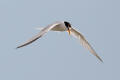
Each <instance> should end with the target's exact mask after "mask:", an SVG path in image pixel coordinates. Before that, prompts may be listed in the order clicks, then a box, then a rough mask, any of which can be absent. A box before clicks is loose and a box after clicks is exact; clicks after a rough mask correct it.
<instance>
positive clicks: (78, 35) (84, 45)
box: [70, 28, 103, 62]
mask: <svg viewBox="0 0 120 80" xmlns="http://www.w3.org/2000/svg"><path fill="white" fill-rule="evenodd" d="M70 31H71V34H72V35H73V36H74V37H76V38H78V39H79V40H80V43H81V44H82V46H83V47H85V48H86V49H88V50H89V51H90V52H91V53H92V54H93V55H94V56H96V57H97V58H98V59H99V60H100V61H101V62H103V60H102V59H101V58H100V57H99V56H98V55H97V53H96V52H95V50H94V49H93V48H92V47H91V45H90V44H89V43H88V41H87V40H86V39H85V38H84V36H83V35H82V34H81V33H79V32H78V31H76V30H75V29H73V28H71V30H70Z"/></svg>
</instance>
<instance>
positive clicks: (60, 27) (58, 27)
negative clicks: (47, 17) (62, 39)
mask: <svg viewBox="0 0 120 80" xmlns="http://www.w3.org/2000/svg"><path fill="white" fill-rule="evenodd" d="M51 30H52V31H66V30H67V29H66V27H65V26H64V25H58V26H56V27H54V28H52V29H51Z"/></svg>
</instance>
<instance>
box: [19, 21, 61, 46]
mask: <svg viewBox="0 0 120 80" xmlns="http://www.w3.org/2000/svg"><path fill="white" fill-rule="evenodd" d="M57 25H59V23H55V24H51V25H48V26H47V27H45V28H43V29H42V30H41V31H40V32H39V33H38V34H37V35H36V36H34V37H32V38H31V39H29V40H28V41H26V42H25V43H24V44H22V45H20V46H18V47H17V48H21V47H24V46H26V45H28V44H30V43H32V42H34V41H36V40H37V39H39V38H40V37H42V36H43V35H44V34H45V33H47V32H48V31H50V30H51V29H52V28H53V27H55V26H57Z"/></svg>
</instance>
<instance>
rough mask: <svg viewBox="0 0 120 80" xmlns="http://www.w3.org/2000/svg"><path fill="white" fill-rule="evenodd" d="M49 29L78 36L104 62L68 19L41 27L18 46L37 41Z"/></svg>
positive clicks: (83, 44)
mask: <svg viewBox="0 0 120 80" xmlns="http://www.w3.org/2000/svg"><path fill="white" fill-rule="evenodd" d="M48 31H60V32H63V31H67V32H68V33H69V35H70V34H71V35H72V36H74V37H76V38H78V39H79V40H80V43H81V44H82V46H83V47H84V48H86V49H88V50H89V51H90V53H92V54H93V55H94V56H96V57H97V58H98V59H99V60H100V61H101V62H103V60H102V59H101V58H100V57H99V56H98V55H97V53H96V52H95V50H94V49H93V48H92V47H91V45H90V44H89V43H88V41H87V40H86V39H85V37H84V36H83V35H82V34H81V33H80V32H78V31H76V30H75V29H74V28H72V26H71V24H70V23H69V22H67V21H60V22H55V23H53V24H50V25H48V26H47V27H45V28H43V29H41V31H40V32H39V33H38V34H37V35H36V36H34V37H32V38H31V39H29V40H28V41H26V42H25V43H23V44H22V45H20V46H18V47H17V48H21V47H24V46H26V45H28V44H30V43H32V42H34V41H36V40H37V39H39V38H41V37H42V36H43V35H44V34H45V33H47V32H48Z"/></svg>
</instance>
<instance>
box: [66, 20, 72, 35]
mask: <svg viewBox="0 0 120 80" xmlns="http://www.w3.org/2000/svg"><path fill="white" fill-rule="evenodd" d="M64 24H65V26H66V28H67V31H68V33H69V35H70V30H71V24H70V23H69V22H67V21H64Z"/></svg>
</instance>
